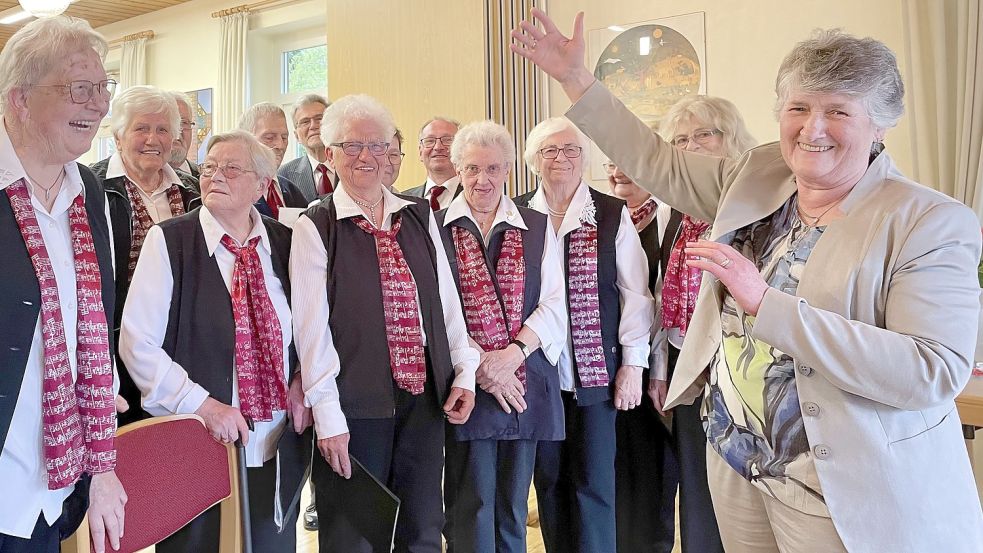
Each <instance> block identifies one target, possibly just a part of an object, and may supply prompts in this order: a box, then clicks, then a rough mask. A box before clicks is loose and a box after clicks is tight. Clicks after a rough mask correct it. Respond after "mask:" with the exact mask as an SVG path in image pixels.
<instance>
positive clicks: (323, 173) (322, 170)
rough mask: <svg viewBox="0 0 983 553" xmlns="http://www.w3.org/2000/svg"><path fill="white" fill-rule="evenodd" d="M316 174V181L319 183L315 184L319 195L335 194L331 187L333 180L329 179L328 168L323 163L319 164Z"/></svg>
mask: <svg viewBox="0 0 983 553" xmlns="http://www.w3.org/2000/svg"><path fill="white" fill-rule="evenodd" d="M316 173H317V174H316V175H315V177H316V179H315V180H317V182H316V183H315V184H316V185H317V195H318V196H323V195H325V194H330V193H331V192H334V188H333V187H332V186H331V180H330V179H329V178H328V166H327V165H325V164H323V163H318V164H317V171H316Z"/></svg>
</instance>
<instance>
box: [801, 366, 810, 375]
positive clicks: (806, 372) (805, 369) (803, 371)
mask: <svg viewBox="0 0 983 553" xmlns="http://www.w3.org/2000/svg"><path fill="white" fill-rule="evenodd" d="M799 374H801V375H802V376H812V367H807V366H805V365H799Z"/></svg>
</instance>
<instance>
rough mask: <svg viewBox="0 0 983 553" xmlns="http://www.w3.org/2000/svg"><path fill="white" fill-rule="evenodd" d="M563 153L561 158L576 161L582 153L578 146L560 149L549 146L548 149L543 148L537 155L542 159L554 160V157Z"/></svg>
mask: <svg viewBox="0 0 983 553" xmlns="http://www.w3.org/2000/svg"><path fill="white" fill-rule="evenodd" d="M561 151H562V152H563V156H564V157H566V158H567V159H576V158H578V157H580V154H581V153H582V152H583V151H584V149H583V148H581V147H580V146H564V147H562V148H557V147H556V146H549V147H548V148H543V149H542V150H540V151H539V155H541V156H543V159H556V156H558V155H560V152H561Z"/></svg>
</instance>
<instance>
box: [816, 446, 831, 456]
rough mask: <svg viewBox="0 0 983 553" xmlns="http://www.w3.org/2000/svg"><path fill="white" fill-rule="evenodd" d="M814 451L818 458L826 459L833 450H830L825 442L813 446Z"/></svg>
mask: <svg viewBox="0 0 983 553" xmlns="http://www.w3.org/2000/svg"><path fill="white" fill-rule="evenodd" d="M812 452H813V454H815V455H816V459H826V458H827V457H829V456H830V454H831V453H832V451H830V449H829V446H827V445H823V444H819V445H817V446H816V447H814V448H812Z"/></svg>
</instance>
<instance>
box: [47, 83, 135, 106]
mask: <svg viewBox="0 0 983 553" xmlns="http://www.w3.org/2000/svg"><path fill="white" fill-rule="evenodd" d="M30 86H35V87H51V88H67V89H68V95H69V96H71V98H72V102H73V103H75V104H85V103H87V102H88V101H89V100H91V99H92V95H93V94H94V93H98V94H99V95H100V96H102V97H103V98H105V99H106V100H109V99H110V98H112V97H113V93H114V92H116V81H114V80H112V79H107V80H105V81H99V82H97V83H94V82H92V81H72V82H70V83H68V84H32V85H30Z"/></svg>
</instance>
